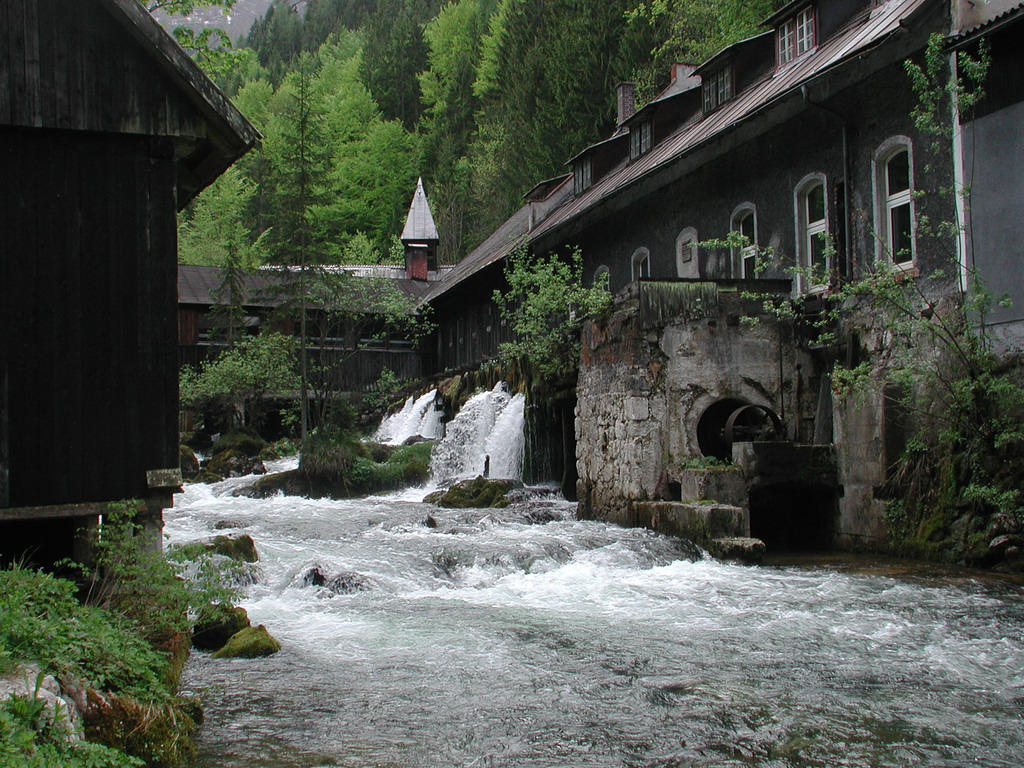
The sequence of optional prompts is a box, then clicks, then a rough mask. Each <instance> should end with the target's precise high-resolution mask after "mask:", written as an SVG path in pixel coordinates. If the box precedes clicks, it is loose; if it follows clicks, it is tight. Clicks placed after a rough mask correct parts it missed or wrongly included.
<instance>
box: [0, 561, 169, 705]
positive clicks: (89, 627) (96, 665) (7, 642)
mask: <svg viewBox="0 0 1024 768" xmlns="http://www.w3.org/2000/svg"><path fill="white" fill-rule="evenodd" d="M75 592H76V590H75V585H74V584H72V583H71V582H69V581H66V580H64V579H58V578H56V577H54V576H50V575H48V574H44V573H41V572H36V571H31V570H27V569H23V568H19V567H17V566H14V567H11V568H8V569H6V570H3V571H0V647H2V648H4V649H5V651H6V652H7V653H9V654H10V656H11V657H12V658H15V659H21V660H26V661H33V662H36V663H38V664H39V666H40V667H41V668H42V669H43V670H44V671H46V672H47V673H51V674H54V675H58V676H63V677H67V678H70V679H78V680H81V681H83V682H85V683H87V684H89V685H91V686H93V687H96V688H100V689H104V690H110V691H115V692H121V693H126V694H130V695H133V696H136V697H138V698H140V699H143V700H147V701H148V700H151V701H164V700H166V698H167V697H168V695H169V694H168V692H167V690H166V688H165V686H164V683H163V674H164V668H165V667H166V666H167V659H166V657H164V656H163V655H161V654H160V653H158V652H157V651H154V650H153V648H152V647H151V646H150V645H149V644H148V643H147V642H146V641H145V640H143V639H142V637H140V636H139V634H138V633H137V630H136V625H135V624H134V621H133V620H130V619H129V618H128V617H126V616H125V615H124V614H123V613H121V612H118V611H113V610H109V609H106V608H102V607H97V606H95V605H93V606H89V605H81V604H80V603H79V602H78V600H77V598H76V594H75Z"/></svg>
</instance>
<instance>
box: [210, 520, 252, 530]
mask: <svg viewBox="0 0 1024 768" xmlns="http://www.w3.org/2000/svg"><path fill="white" fill-rule="evenodd" d="M245 525H246V524H245V523H243V522H242V521H240V520H218V521H217V522H216V523H214V524H213V528H214V530H216V531H223V530H225V529H227V528H245Z"/></svg>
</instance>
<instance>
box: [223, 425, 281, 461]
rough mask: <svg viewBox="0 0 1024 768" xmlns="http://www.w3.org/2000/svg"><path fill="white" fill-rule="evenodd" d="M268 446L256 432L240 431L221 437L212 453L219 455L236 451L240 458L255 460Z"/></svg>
mask: <svg viewBox="0 0 1024 768" xmlns="http://www.w3.org/2000/svg"><path fill="white" fill-rule="evenodd" d="M266 444H267V443H266V441H265V440H264V439H263V438H262V437H260V436H259V435H257V434H256V433H255V432H249V431H247V430H239V431H237V432H228V433H226V434H223V435H221V436H220V438H219V439H218V440H217V442H215V443H214V444H213V449H212V451H211V452H212V453H213V454H214V455H217V454H218V453H223V452H225V451H234V452H235V453H236V454H238V455H240V456H248V457H249V458H250V459H255V458H256V457H257V456H259V455H260V451H262V450H263V447H264V446H265V445H266Z"/></svg>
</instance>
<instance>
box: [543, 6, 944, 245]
mask: <svg viewBox="0 0 1024 768" xmlns="http://www.w3.org/2000/svg"><path fill="white" fill-rule="evenodd" d="M931 2H933V0H890V1H889V2H887V3H884V4H883V5H878V6H875V7H872V8H870V9H868V10H866V11H865V12H864V13H862V14H859V15H858V16H856V17H855V18H854V19H853V20H852V21H851V22H850V23H849V24H848V25H847V26H846V27H845V28H844V29H843V30H842V31H840V32H839V33H838V34H836V35H835V36H834V37H832V38H831V39H829V40H827V41H825V42H824V43H822V45H820V46H819V47H818V48H816V49H815V50H813V51H811V52H810V53H807V54H805V55H803V56H801V57H800V58H799V59H797V60H796V61H794V62H793V63H791V64H789V65H787V66H785V67H782V68H780V69H776V70H773V71H772V72H771V73H769V75H768V76H767V77H765V78H763V79H762V80H760V81H758V82H756V83H755V84H754V85H752V86H751V87H749V88H747V89H746V90H744V91H743V92H741V93H739V94H737V96H736V97H735V98H734V99H732V100H730V101H728V102H726V103H725V104H724V105H723V106H722V107H721V108H719V109H717V110H715V111H714V112H711V113H709V114H707V115H702V116H700V117H699V119H697V120H695V121H691V122H688V123H687V124H685V125H683V126H682V127H681V128H680V129H678V130H677V131H676V132H675V133H673V134H672V135H670V136H668V137H667V138H665V139H664V140H662V141H660V142H659V143H658V144H657V145H656V146H654V147H652V148H651V151H650V152H648V153H647V154H645V155H643V156H642V157H641V158H639V159H638V160H636V161H635V162H632V163H624V164H622V165H620V166H619V167H618V168H617V169H615V170H613V171H611V172H610V173H608V174H607V175H606V176H604V177H603V178H602V179H600V180H599V181H598V182H595V184H594V185H593V186H592V187H590V188H589V189H587V190H586V191H585V192H583V193H582V194H580V195H578V196H576V197H575V198H573V199H572V200H570V201H569V202H568V203H567V204H566V205H563V206H562V207H561V208H559V209H558V210H556V211H554V212H553V213H552V214H551V215H550V216H549V217H548V218H546V219H545V220H544V221H543V222H542V223H541V224H540V225H539V226H538V227H537V228H536V229H535V230H534V231H533V232H532V233H531V235H530V237H531V240H535V239H537V238H539V237H541V236H544V235H548V234H551V233H552V232H554V231H555V230H556V229H558V228H559V227H560V226H562V225H564V224H566V223H568V222H569V221H570V220H572V219H573V218H575V217H576V216H579V215H580V214H582V213H584V212H586V211H588V210H590V209H592V208H594V207H596V206H598V205H600V204H601V203H603V202H604V201H606V200H608V199H609V198H611V197H613V196H615V195H617V194H618V193H620V192H622V191H623V190H624V189H626V188H627V187H630V186H631V185H633V184H635V183H637V182H638V181H640V180H641V179H642V178H644V177H646V176H649V175H651V174H653V173H655V172H657V171H659V170H662V169H663V168H666V167H668V166H669V165H670V164H672V163H673V162H675V161H677V160H678V159H680V158H681V157H683V156H686V155H687V154H689V153H690V152H693V151H694V150H696V149H697V148H699V147H701V146H703V145H705V144H707V143H710V142H711V141H713V140H714V139H716V138H717V137H718V136H720V135H722V134H723V133H725V132H727V131H729V130H730V129H732V128H734V127H736V126H738V125H739V124H740V123H743V122H745V121H746V120H748V119H749V118H751V117H753V116H755V115H756V114H757V113H759V112H760V111H761V110H763V109H764V108H766V107H768V106H770V105H772V104H773V103H775V102H777V101H779V100H781V99H782V98H783V97H785V96H788V95H790V94H793V93H799V90H800V87H801V86H802V85H804V84H806V83H807V82H808V81H809V80H811V79H813V78H815V77H817V76H819V75H821V74H823V73H824V72H826V71H828V70H831V69H833V68H835V67H837V66H838V65H840V64H842V63H843V62H845V61H847V60H849V59H851V58H853V57H855V56H858V55H860V54H862V53H864V52H865V51H866V50H868V49H870V48H872V47H874V46H876V45H878V44H879V43H881V42H882V41H883V40H885V39H886V38H887V37H888V36H889V35H891V34H893V33H894V32H896V31H897V30H899V29H900V23H901V21H904V20H905V19H907V18H908V17H911V16H914V15H915V14H916V13H918V12H919V11H920V10H921V9H922V8H923V7H924V6H926V5H928V4H929V3H931Z"/></svg>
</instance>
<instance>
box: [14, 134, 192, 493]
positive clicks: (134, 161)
mask: <svg viewBox="0 0 1024 768" xmlns="http://www.w3.org/2000/svg"><path fill="white" fill-rule="evenodd" d="M174 174H175V170H174V161H173V157H172V146H171V140H169V139H164V140H160V139H151V138H146V137H131V136H112V135H100V134H87V133H84V132H77V131H45V130H21V129H11V128H0V178H2V179H4V184H3V186H2V191H0V210H2V211H3V216H0V242H2V243H3V250H2V251H0V318H2V327H3V329H4V331H3V334H2V340H0V344H2V345H3V346H2V347H0V351H2V361H3V362H4V364H5V366H6V367H7V369H8V378H9V381H8V398H9V403H10V412H9V418H8V425H9V434H8V450H9V468H10V497H9V499H8V504H9V505H11V506H33V505H41V504H62V503H67V502H81V501H102V500H108V499H118V498H125V497H129V496H140V495H144V494H145V493H146V490H147V489H146V479H145V472H146V470H148V469H156V468H163V467H172V466H176V464H177V370H176V363H177V324H176V311H175V310H176V303H177V296H176V293H177V292H176V231H175V215H174V211H175V201H174V187H175V175H174Z"/></svg>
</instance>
